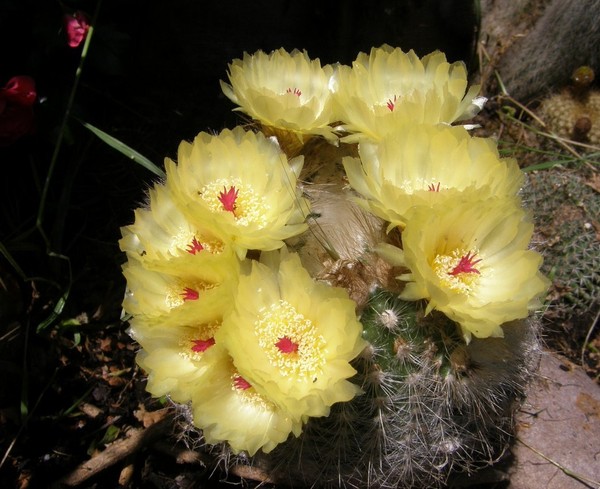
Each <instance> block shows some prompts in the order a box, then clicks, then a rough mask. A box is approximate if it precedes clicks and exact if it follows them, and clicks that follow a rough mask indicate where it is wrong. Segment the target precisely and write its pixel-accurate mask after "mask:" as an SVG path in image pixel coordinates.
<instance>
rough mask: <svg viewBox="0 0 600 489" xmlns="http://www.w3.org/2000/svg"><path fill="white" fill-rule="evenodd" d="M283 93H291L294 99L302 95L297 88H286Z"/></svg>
mask: <svg viewBox="0 0 600 489" xmlns="http://www.w3.org/2000/svg"><path fill="white" fill-rule="evenodd" d="M285 93H293V94H294V95H295V96H296V97H299V96H300V95H302V92H301V91H300V89H298V88H294V89H293V90H292V89H291V88H288V89H287V90H286V91H285Z"/></svg>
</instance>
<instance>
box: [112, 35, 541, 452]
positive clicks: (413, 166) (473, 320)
mask: <svg viewBox="0 0 600 489" xmlns="http://www.w3.org/2000/svg"><path fill="white" fill-rule="evenodd" d="M229 68H230V71H229V82H230V84H228V83H225V82H221V86H222V89H223V92H224V93H225V95H227V97H229V98H230V99H231V100H232V101H233V102H234V103H235V104H236V105H237V106H238V107H237V110H240V111H243V112H244V113H246V114H247V115H248V116H250V117H251V118H252V119H253V120H254V121H256V122H257V123H258V124H260V127H261V131H253V130H247V129H244V128H242V127H241V126H238V127H236V128H234V129H232V130H229V129H225V130H223V131H221V132H220V133H218V134H209V133H205V132H203V133H200V134H199V135H198V136H197V137H196V138H195V139H194V141H193V142H192V143H188V142H182V143H181V145H180V147H179V151H178V158H177V160H178V161H177V163H175V162H173V161H171V160H170V159H167V160H166V162H165V166H166V178H165V180H164V182H160V183H157V184H156V185H155V186H154V188H152V189H151V190H150V191H149V193H148V202H147V205H146V206H145V207H143V208H139V209H137V210H136V211H135V222H134V223H133V224H131V225H129V226H126V227H124V228H123V230H122V233H123V237H122V239H121V240H120V246H121V249H122V250H123V251H124V252H125V253H126V255H127V259H128V260H127V263H126V264H125V265H124V267H123V272H124V275H125V277H126V279H127V294H126V297H125V299H124V302H123V307H124V310H125V311H126V312H127V313H129V314H130V315H131V322H130V324H131V326H130V332H131V334H132V336H133V337H134V338H135V339H136V340H137V341H138V343H139V344H140V346H141V350H140V352H139V354H138V363H139V365H140V366H141V367H142V368H143V369H144V370H145V371H146V372H147V373H148V384H147V389H148V391H149V392H150V393H151V394H153V395H155V396H164V395H167V396H169V397H170V398H171V399H172V400H173V401H174V402H176V403H179V404H189V405H190V406H191V411H192V413H193V421H194V424H195V425H196V426H197V427H199V428H201V429H202V431H203V434H204V437H205V439H206V441H207V443H210V444H214V443H219V442H223V441H226V442H228V443H229V445H230V447H231V449H232V450H233V451H234V452H236V453H237V452H240V451H246V452H247V453H249V454H250V455H253V454H255V453H256V452H257V451H258V450H259V449H262V451H264V452H267V453H268V452H269V451H271V450H272V449H273V448H274V447H275V446H277V445H278V444H279V443H282V442H283V441H285V440H286V439H287V438H288V437H289V435H290V434H291V433H293V434H294V435H295V436H299V435H300V433H301V432H302V427H303V425H304V423H306V422H307V420H308V419H309V418H310V417H320V416H327V415H328V414H329V411H330V408H331V406H332V405H333V404H334V403H338V402H345V401H348V400H350V399H352V398H353V397H354V396H356V395H358V394H360V389H359V387H358V386H356V385H354V384H353V383H352V382H350V380H349V379H350V378H351V377H352V376H353V375H354V374H355V370H354V368H353V367H352V366H351V362H352V360H353V359H354V358H356V357H357V355H359V354H360V352H361V351H362V350H363V349H364V348H365V346H366V342H365V341H364V340H363V339H362V325H361V323H360V320H359V317H357V310H356V303H355V302H354V301H353V300H351V299H350V297H349V295H348V292H347V291H346V290H345V289H344V288H341V287H335V286H331V285H329V284H327V283H324V282H320V281H317V280H315V279H314V278H313V277H312V276H311V275H310V274H309V272H308V271H307V270H306V268H305V267H304V265H303V263H302V261H301V258H300V257H299V255H298V254H296V253H295V252H293V251H291V250H289V249H288V247H287V245H286V240H288V239H290V238H292V237H294V236H299V235H300V234H301V233H304V232H306V231H307V228H308V226H307V216H308V215H309V214H310V203H309V201H308V200H307V199H306V198H305V196H304V195H303V192H302V190H301V185H300V183H301V182H300V181H299V175H300V172H301V170H302V167H303V164H304V160H303V156H293V154H291V153H290V152H289V151H288V153H287V155H286V153H285V152H284V151H283V150H282V146H283V144H281V145H280V143H281V141H283V135H284V134H285V136H286V137H289V136H290V135H291V137H292V140H294V141H295V142H297V143H298V145H302V144H303V143H304V142H306V141H307V140H308V139H309V138H313V137H321V138H325V139H326V140H327V141H329V142H330V143H332V144H334V145H336V144H339V142H340V141H341V142H342V143H352V144H355V143H358V157H354V156H348V157H346V158H344V160H343V167H344V169H345V172H346V176H347V180H348V183H349V186H350V187H351V188H352V189H353V191H354V192H355V193H354V195H355V197H354V198H355V201H356V202H357V203H358V205H360V206H361V207H362V208H364V209H365V210H367V211H368V212H370V213H372V214H373V215H375V216H377V217H379V218H381V219H383V220H384V221H385V222H386V223H387V231H388V232H390V231H392V230H398V231H400V232H401V238H402V239H401V247H397V246H393V245H392V244H389V243H381V244H380V245H379V246H378V247H377V250H376V251H377V252H378V253H379V255H380V256H381V257H383V258H384V259H385V260H387V261H388V262H389V263H391V264H392V265H394V266H396V265H397V266H401V267H403V268H405V269H408V270H409V271H410V273H406V274H403V275H401V276H399V277H398V279H399V280H400V281H402V282H406V285H405V287H404V288H403V291H402V293H401V298H403V299H406V300H420V299H424V300H426V301H427V303H428V305H427V312H429V311H431V310H432V309H437V310H439V311H442V312H443V313H445V314H446V315H447V316H448V317H449V318H451V319H452V320H454V321H456V322H457V324H458V325H459V326H460V328H461V330H462V333H463V336H464V337H465V340H466V341H469V340H470V338H471V335H475V336H476V337H480V338H485V337H489V336H502V327H501V326H502V324H503V323H506V322H508V321H511V320H514V319H517V318H524V317H527V316H528V314H529V312H530V311H531V309H532V308H534V307H537V305H538V303H539V298H540V297H541V296H542V294H543V293H544V292H545V290H546V288H547V280H546V279H545V278H544V277H543V276H542V275H541V274H540V272H539V267H540V264H541V257H540V255H539V254H538V253H536V252H535V251H532V250H530V249H529V241H530V239H531V235H532V227H533V225H532V222H531V219H530V218H529V216H528V213H527V212H526V211H525V210H524V209H523V205H522V202H521V200H520V197H519V196H518V192H519V189H520V187H521V185H522V183H523V175H522V173H521V171H520V170H519V168H518V166H517V164H516V162H515V161H514V160H512V159H503V158H500V157H499V155H498V151H497V149H496V146H495V144H494V143H493V141H491V140H489V139H484V138H476V137H473V136H471V134H470V133H469V132H468V128H467V127H466V126H463V125H451V124H453V123H455V122H457V121H461V120H467V119H469V118H471V117H472V116H473V115H474V114H476V113H477V111H478V110H479V109H480V108H481V106H482V104H483V102H484V100H483V99H482V98H480V97H476V92H477V91H478V87H472V88H470V89H468V90H467V73H466V70H465V68H464V65H463V64H462V63H454V64H450V63H448V62H447V61H446V58H445V56H444V55H443V54H442V53H440V52H435V53H432V54H430V55H428V56H425V57H424V58H421V59H420V58H419V57H417V56H416V55H415V54H414V53H413V52H412V51H411V52H409V53H405V52H403V51H401V50H400V49H398V48H395V49H393V48H391V47H389V46H382V47H379V48H374V49H373V50H372V51H371V52H370V54H365V53H360V54H359V55H358V57H357V58H356V60H355V61H354V62H353V64H352V66H343V65H335V66H331V65H327V66H321V64H320V62H319V60H313V59H310V58H309V57H308V55H307V53H306V52H305V51H304V52H301V51H297V50H294V51H293V52H291V53H288V52H286V51H285V50H283V49H279V50H276V51H274V52H272V53H270V54H267V53H264V52H262V51H259V52H257V53H255V54H253V55H249V54H245V55H244V57H243V59H241V60H240V59H238V60H234V61H233V62H232V63H231V64H230V66H229ZM278 140H279V142H278ZM343 225H344V223H343V222H341V223H340V226H343Z"/></svg>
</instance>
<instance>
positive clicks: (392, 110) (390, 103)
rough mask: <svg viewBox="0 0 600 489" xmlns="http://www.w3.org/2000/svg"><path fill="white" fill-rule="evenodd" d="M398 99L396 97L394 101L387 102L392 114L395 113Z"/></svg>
mask: <svg viewBox="0 0 600 489" xmlns="http://www.w3.org/2000/svg"><path fill="white" fill-rule="evenodd" d="M397 98H398V97H397V96H396V95H394V100H392V99H388V101H387V104H386V105H387V108H388V109H390V112H394V107H396V99H397Z"/></svg>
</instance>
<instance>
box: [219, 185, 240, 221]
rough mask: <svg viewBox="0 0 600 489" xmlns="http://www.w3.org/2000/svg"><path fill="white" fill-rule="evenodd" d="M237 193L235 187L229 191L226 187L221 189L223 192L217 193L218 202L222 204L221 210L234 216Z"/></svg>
mask: <svg viewBox="0 0 600 489" xmlns="http://www.w3.org/2000/svg"><path fill="white" fill-rule="evenodd" d="M238 192H239V190H237V189H236V188H235V187H233V186H231V187H229V190H227V189H226V187H223V191H222V192H221V193H219V202H221V204H223V210H224V211H227V212H231V213H232V214H233V215H234V216H235V209H236V207H237V206H236V203H235V201H236V200H237V198H238Z"/></svg>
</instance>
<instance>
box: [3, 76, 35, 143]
mask: <svg viewBox="0 0 600 489" xmlns="http://www.w3.org/2000/svg"><path fill="white" fill-rule="evenodd" d="M36 97H37V92H36V89H35V81H34V79H33V78H31V77H30V76H15V77H13V78H11V79H10V80H9V81H8V83H7V84H6V85H5V86H4V87H3V88H0V147H4V146H8V145H10V144H12V143H14V142H15V141H16V140H17V139H19V138H20V137H21V136H24V135H26V134H29V133H30V132H32V131H33V127H34V116H33V104H34V102H35V99H36Z"/></svg>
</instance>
